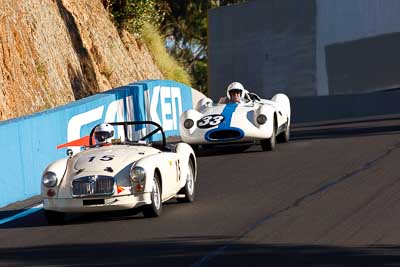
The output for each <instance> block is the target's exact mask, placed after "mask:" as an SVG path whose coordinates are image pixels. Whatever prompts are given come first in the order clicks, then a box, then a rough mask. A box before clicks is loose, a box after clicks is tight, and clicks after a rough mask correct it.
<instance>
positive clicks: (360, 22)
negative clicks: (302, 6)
mask: <svg viewBox="0 0 400 267" xmlns="http://www.w3.org/2000/svg"><path fill="white" fill-rule="evenodd" d="M316 14H317V19H316V24H317V52H316V54H317V58H316V60H317V75H316V76H317V84H316V88H317V91H318V95H328V94H343V93H360V92H367V91H374V90H380V89H388V88H394V87H399V85H400V75H397V78H396V77H395V75H387V76H386V75H383V77H378V78H377V79H370V78H373V77H374V76H376V74H377V73H387V74H391V72H395V73H396V74H397V73H398V70H399V64H392V62H394V63H395V62H396V61H397V62H399V59H400V58H399V56H400V53H399V52H398V46H397V45H390V43H391V42H395V43H396V44H398V39H399V36H398V35H385V34H388V33H398V32H400V17H399V14H400V1H398V0H317V12H316ZM372 37H373V38H372ZM371 38H372V39H371ZM360 50H362V51H360ZM354 54H355V55H354ZM379 58H380V59H382V60H381V61H379V60H378V61H377V59H379ZM391 58H392V59H393V60H390V59H391ZM387 59H389V61H388V63H390V64H388V65H386V64H385V62H386V60H387ZM327 60H328V61H327ZM348 64H350V65H348ZM346 65H347V68H346ZM329 68H330V69H331V70H330V71H328V70H329ZM341 68H346V71H347V73H345V74H343V73H340V71H336V70H340V69H341ZM351 70H354V71H351ZM328 74H329V76H328ZM363 79H368V81H362V80H363ZM330 87H332V88H330Z"/></svg>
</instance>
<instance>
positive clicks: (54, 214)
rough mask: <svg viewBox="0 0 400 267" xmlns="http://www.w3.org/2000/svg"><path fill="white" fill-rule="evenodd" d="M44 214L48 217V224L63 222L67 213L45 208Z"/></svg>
mask: <svg viewBox="0 0 400 267" xmlns="http://www.w3.org/2000/svg"><path fill="white" fill-rule="evenodd" d="M44 216H45V217H46V220H47V223H48V224H63V223H64V217H65V213H63V212H58V211H53V210H45V211H44Z"/></svg>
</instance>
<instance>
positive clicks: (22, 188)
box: [0, 80, 192, 207]
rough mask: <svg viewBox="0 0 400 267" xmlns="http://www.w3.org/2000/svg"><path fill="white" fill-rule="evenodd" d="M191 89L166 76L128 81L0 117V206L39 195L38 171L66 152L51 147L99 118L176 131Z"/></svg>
mask: <svg viewBox="0 0 400 267" xmlns="http://www.w3.org/2000/svg"><path fill="white" fill-rule="evenodd" d="M191 90H192V89H191V88H190V87H188V86H185V85H183V84H180V83H177V82H173V81H165V80H154V81H144V82H138V83H132V84H129V85H126V86H122V87H119V88H115V89H113V90H110V91H107V92H104V93H101V94H98V95H95V96H91V97H87V98H85V99H81V100H78V101H75V102H73V103H70V104H68V105H64V106H61V107H57V108H54V109H50V110H46V111H43V112H39V113H35V114H33V115H29V116H25V117H20V118H16V119H12V120H7V121H3V122H0V146H1V147H2V151H3V153H2V154H1V155H0V162H1V165H0V166H2V170H1V171H0V188H1V194H0V207H2V206H5V205H7V204H10V203H12V202H16V201H20V200H23V199H26V198H29V197H32V196H35V195H38V194H40V182H41V175H42V172H43V170H44V169H45V168H46V166H47V165H48V164H50V163H51V162H53V161H54V160H56V159H59V158H62V157H65V151H66V149H59V150H57V149H56V147H57V146H58V145H61V144H65V143H68V142H71V141H74V140H77V139H79V138H82V137H84V136H87V135H89V133H90V131H91V129H92V128H93V127H94V126H96V125H97V124H99V123H101V122H104V121H107V122H114V121H133V120H134V121H137V120H154V121H156V122H158V123H160V124H161V125H162V126H163V127H164V128H165V130H166V135H167V136H173V135H179V116H180V114H181V113H182V112H183V111H185V110H186V109H190V108H192V92H191ZM157 120H158V121H157ZM116 134H117V136H121V135H122V134H123V131H120V129H118V128H117V129H116ZM70 148H71V149H73V150H74V152H78V151H79V150H80V148H79V147H70Z"/></svg>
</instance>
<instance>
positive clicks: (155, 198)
mask: <svg viewBox="0 0 400 267" xmlns="http://www.w3.org/2000/svg"><path fill="white" fill-rule="evenodd" d="M161 211H162V201H161V187H160V178H159V175H158V174H157V172H155V173H154V177H153V188H152V190H151V204H149V205H146V206H144V207H143V211H142V212H143V215H144V217H146V218H148V217H158V216H160V215H161Z"/></svg>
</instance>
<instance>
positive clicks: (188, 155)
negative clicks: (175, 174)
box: [176, 143, 197, 187]
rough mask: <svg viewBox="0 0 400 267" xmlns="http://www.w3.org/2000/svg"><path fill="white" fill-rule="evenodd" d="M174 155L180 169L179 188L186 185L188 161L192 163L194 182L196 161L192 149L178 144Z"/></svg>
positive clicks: (184, 144) (183, 144) (186, 145)
mask: <svg viewBox="0 0 400 267" xmlns="http://www.w3.org/2000/svg"><path fill="white" fill-rule="evenodd" d="M176 153H177V154H178V158H179V161H180V164H181V166H180V168H181V187H183V186H185V184H186V177H187V174H188V171H189V160H192V162H193V168H194V180H195V181H196V179H197V160H196V156H195V153H194V151H193V149H192V147H191V146H190V145H188V144H186V143H178V144H177V146H176Z"/></svg>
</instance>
